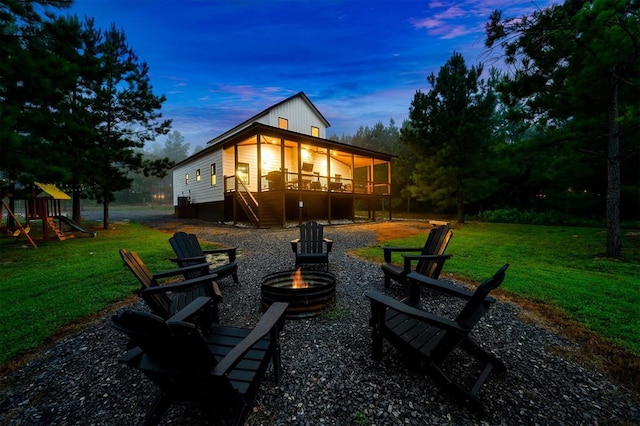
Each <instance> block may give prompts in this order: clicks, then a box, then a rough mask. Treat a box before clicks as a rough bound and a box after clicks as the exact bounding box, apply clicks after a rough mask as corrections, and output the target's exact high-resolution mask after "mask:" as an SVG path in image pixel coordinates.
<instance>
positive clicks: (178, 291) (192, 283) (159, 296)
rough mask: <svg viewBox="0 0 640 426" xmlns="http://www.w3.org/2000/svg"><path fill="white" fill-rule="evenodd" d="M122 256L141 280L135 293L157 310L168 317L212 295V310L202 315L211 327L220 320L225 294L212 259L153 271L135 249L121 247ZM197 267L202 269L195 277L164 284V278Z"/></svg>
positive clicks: (150, 307)
mask: <svg viewBox="0 0 640 426" xmlns="http://www.w3.org/2000/svg"><path fill="white" fill-rule="evenodd" d="M120 257H121V258H122V260H123V262H124V264H125V265H126V266H127V267H128V268H129V270H130V271H131V272H132V273H133V275H134V276H135V277H136V278H137V279H138V281H139V282H140V285H141V288H140V290H136V291H135V293H136V294H137V295H138V296H140V297H141V298H142V299H143V300H144V301H145V303H146V304H147V306H149V309H151V312H153V313H154V314H156V315H158V316H160V317H161V318H165V319H166V318H169V317H171V316H172V315H174V314H175V313H176V312H178V311H179V310H181V309H182V308H184V307H185V306H186V305H188V304H189V303H191V302H192V301H193V300H194V299H196V298H197V297H200V296H208V297H210V298H211V303H210V306H209V310H208V311H206V312H205V313H206V314H207V315H206V316H203V317H202V325H203V326H205V327H207V326H208V325H209V324H210V323H211V322H214V323H217V322H219V318H218V303H219V302H220V301H221V300H222V294H221V293H220V288H218V284H217V283H216V282H215V281H214V278H215V277H214V276H212V275H210V274H209V273H208V269H209V264H208V263H201V264H197V265H192V266H187V267H184V268H178V269H172V270H169V271H163V272H158V273H155V274H153V273H151V271H150V270H149V268H147V266H146V265H145V264H144V262H143V261H142V259H140V257H139V256H138V255H137V254H136V253H135V252H132V251H129V250H127V249H124V248H123V249H120ZM193 271H195V272H198V271H199V272H198V274H199V275H198V276H196V277H195V278H192V279H189V280H182V281H178V282H173V283H170V284H162V285H161V280H163V279H167V278H172V277H177V276H184V275H185V274H186V273H190V272H193Z"/></svg>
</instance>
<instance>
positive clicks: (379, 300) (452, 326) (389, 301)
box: [365, 291, 467, 332]
mask: <svg viewBox="0 0 640 426" xmlns="http://www.w3.org/2000/svg"><path fill="white" fill-rule="evenodd" d="M365 297H366V298H368V299H369V300H370V301H371V305H372V311H375V309H373V306H374V305H382V306H383V307H386V308H390V309H393V310H395V311H398V312H401V313H403V314H405V315H407V316H409V317H411V318H415V319H417V320H419V321H422V322H425V323H428V324H431V325H433V326H435V327H438V328H441V329H443V330H448V331H458V332H466V331H467V328H465V327H462V326H461V325H460V324H459V323H458V322H455V321H451V320H450V319H448V318H444V317H440V316H437V315H434V314H431V313H429V312H426V311H423V310H421V309H416V308H414V307H411V306H409V305H407V304H406V303H403V302H400V301H399V300H396V299H394V298H393V297H389V296H387V295H385V294H382V293H380V292H378V291H368V292H366V293H365ZM382 312H384V311H382Z"/></svg>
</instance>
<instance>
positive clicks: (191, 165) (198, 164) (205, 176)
mask: <svg viewBox="0 0 640 426" xmlns="http://www.w3.org/2000/svg"><path fill="white" fill-rule="evenodd" d="M213 163H215V164H216V184H215V185H214V186H212V185H211V164H213ZM198 169H200V182H198V181H196V170H198ZM222 170H223V165H222V151H221V150H216V151H214V152H212V153H209V154H208V155H204V156H201V157H198V158H196V159H194V160H192V161H189V162H187V163H184V164H182V165H180V166H178V167H176V168H175V169H174V171H173V202H174V205H177V204H178V197H189V198H190V200H191V203H192V204H201V203H208V202H212V201H223V200H224V181H223V178H222V174H223V172H222ZM187 173H188V174H189V183H188V184H187V183H186V181H185V175H186V174H187Z"/></svg>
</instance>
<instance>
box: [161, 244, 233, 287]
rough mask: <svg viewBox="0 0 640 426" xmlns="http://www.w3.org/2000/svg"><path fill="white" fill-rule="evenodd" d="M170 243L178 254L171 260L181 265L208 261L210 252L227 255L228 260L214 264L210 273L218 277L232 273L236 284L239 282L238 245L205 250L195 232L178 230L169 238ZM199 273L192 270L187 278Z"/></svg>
mask: <svg viewBox="0 0 640 426" xmlns="http://www.w3.org/2000/svg"><path fill="white" fill-rule="evenodd" d="M169 244H171V247H172V248H173V251H174V252H175V254H176V256H177V257H176V258H172V259H171V260H172V261H173V262H176V263H177V264H178V265H180V266H181V267H184V266H191V265H194V264H199V263H203V262H206V261H207V258H206V256H207V255H208V254H219V255H223V256H226V258H227V259H226V262H225V263H223V264H220V265H215V266H212V267H211V268H210V269H209V273H210V274H214V275H216V277H217V279H221V278H224V277H227V276H229V275H231V276H232V277H233V282H234V283H236V284H237V283H238V264H237V262H236V251H237V247H223V248H217V249H206V250H203V249H202V247H200V243H199V242H198V237H196V236H195V234H187V233H185V232H176V233H175V234H173V236H172V237H171V238H169ZM197 274H198V272H190V273H187V274H186V275H185V278H193V277H194V276H197Z"/></svg>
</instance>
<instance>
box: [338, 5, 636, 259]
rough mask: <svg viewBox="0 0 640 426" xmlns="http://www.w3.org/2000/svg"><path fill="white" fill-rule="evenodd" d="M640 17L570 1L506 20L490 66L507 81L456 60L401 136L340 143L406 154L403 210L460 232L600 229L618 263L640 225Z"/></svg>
mask: <svg viewBox="0 0 640 426" xmlns="http://www.w3.org/2000/svg"><path fill="white" fill-rule="evenodd" d="M639 7H640V3H639V2H635V1H624V0H594V1H575V0H568V1H566V2H565V3H564V4H562V5H554V6H551V7H549V8H547V9H541V10H538V11H536V12H534V13H533V14H531V15H529V16H522V17H511V18H508V17H503V16H502V14H501V13H500V12H499V11H496V12H495V13H494V14H493V15H492V16H491V18H490V20H489V22H488V23H487V25H486V46H487V49H488V53H487V55H488V57H490V56H492V59H495V60H500V61H502V62H504V63H506V65H507V69H506V70H503V71H499V70H497V69H495V68H494V69H490V70H487V71H488V72H487V73H485V72H484V71H485V70H484V67H483V64H478V65H473V66H471V67H468V66H467V64H466V63H465V60H464V58H463V57H462V55H460V54H459V53H455V52H454V53H453V55H452V56H451V58H450V59H449V60H448V61H447V62H446V63H445V64H444V65H443V66H442V67H441V68H440V71H439V72H438V73H437V74H431V75H430V76H428V78H427V81H428V83H429V85H430V87H429V88H428V90H427V91H425V92H423V91H422V90H418V91H417V92H416V94H415V96H414V98H413V100H412V102H411V105H410V107H409V119H408V120H407V121H406V122H404V123H402V126H401V128H400V129H398V128H397V127H396V125H395V123H394V122H393V121H392V122H390V124H389V126H387V127H385V126H384V125H383V124H382V123H379V124H378V125H376V126H374V128H372V129H370V128H368V127H366V128H361V129H360V130H359V131H358V132H357V134H356V135H354V136H343V137H342V140H343V141H344V142H349V143H353V144H356V145H360V146H364V147H367V148H371V149H376V150H380V151H385V152H388V153H391V154H394V155H397V157H398V158H397V160H396V161H395V165H394V167H393V170H392V173H393V191H394V192H393V193H394V194H395V202H396V205H395V206H394V207H395V208H396V209H405V208H406V209H410V208H424V209H427V210H430V211H433V210H437V211H441V212H447V213H452V214H455V215H456V217H457V220H458V222H464V220H465V217H466V216H467V215H485V217H487V218H494V219H496V218H503V219H506V218H510V220H531V221H536V220H538V219H536V218H545V220H546V221H548V222H552V223H559V222H563V221H565V222H566V221H567V220H569V221H572V222H573V223H577V222H579V220H576V218H581V219H592V220H600V221H601V223H606V226H607V230H608V232H607V250H606V252H607V254H608V255H611V256H619V255H620V249H621V248H620V220H621V218H622V219H630V220H631V219H634V220H637V219H638V218H640V173H639V171H638V170H639V166H640V149H639V148H640V129H639V126H640V114H639V110H640V61H639V57H640V47H639V46H640V43H639V42H638V40H640V13H639ZM413 201H415V202H416V203H414V202H413ZM535 213H538V214H537V215H536V214H535ZM527 218H528V219H527Z"/></svg>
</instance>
